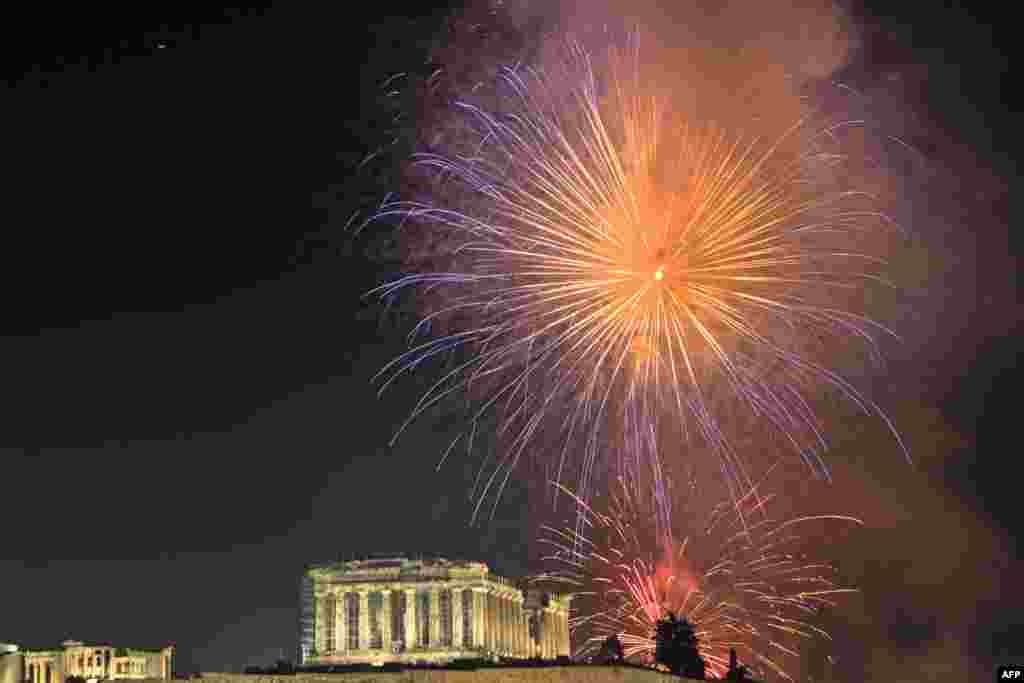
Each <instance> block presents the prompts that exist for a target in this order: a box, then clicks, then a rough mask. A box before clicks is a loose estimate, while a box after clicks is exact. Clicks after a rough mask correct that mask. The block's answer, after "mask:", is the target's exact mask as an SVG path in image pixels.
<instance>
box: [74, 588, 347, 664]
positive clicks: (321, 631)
mask: <svg viewBox="0 0 1024 683" xmlns="http://www.w3.org/2000/svg"><path fill="white" fill-rule="evenodd" d="M326 607H327V597H326V596H323V595H322V596H320V597H319V598H317V599H316V617H315V619H314V622H313V624H314V631H313V632H314V633H315V634H316V637H315V638H314V642H315V643H316V651H317V655H318V656H320V657H323V656H324V653H325V652H327V643H326V635H327V634H326V629H325V628H324V622H325V621H326V620H325V619H324V613H325V612H326ZM90 656H91V652H90Z"/></svg>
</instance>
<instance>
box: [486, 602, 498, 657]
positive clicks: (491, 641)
mask: <svg viewBox="0 0 1024 683" xmlns="http://www.w3.org/2000/svg"><path fill="white" fill-rule="evenodd" d="M484 596H485V599H484V611H485V613H486V619H485V620H484V624H486V625H485V626H484V640H485V641H487V649H488V650H490V651H491V652H494V650H496V649H497V648H496V647H495V641H496V640H497V638H495V637H494V636H495V633H494V593H493V592H492V591H487V592H486V593H484Z"/></svg>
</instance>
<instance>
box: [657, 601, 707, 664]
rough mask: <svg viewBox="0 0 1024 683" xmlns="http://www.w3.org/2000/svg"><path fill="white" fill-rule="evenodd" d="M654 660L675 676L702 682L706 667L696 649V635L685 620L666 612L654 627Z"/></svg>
mask: <svg viewBox="0 0 1024 683" xmlns="http://www.w3.org/2000/svg"><path fill="white" fill-rule="evenodd" d="M654 659H655V661H657V662H658V663H659V664H664V665H665V666H666V667H668V669H669V671H671V672H672V673H674V674H676V675H677V676H685V677H687V678H693V679H696V680H698V681H703V680H704V673H705V669H706V665H705V664H704V659H703V658H702V657H701V656H700V652H699V650H698V649H697V635H696V634H695V633H694V631H693V626H691V625H690V622H688V621H687V620H686V619H678V618H676V615H675V614H673V613H672V612H668V613H667V614H666V615H665V617H664V618H663V619H661V620H660V621H659V622H658V623H657V626H656V627H655V649H654Z"/></svg>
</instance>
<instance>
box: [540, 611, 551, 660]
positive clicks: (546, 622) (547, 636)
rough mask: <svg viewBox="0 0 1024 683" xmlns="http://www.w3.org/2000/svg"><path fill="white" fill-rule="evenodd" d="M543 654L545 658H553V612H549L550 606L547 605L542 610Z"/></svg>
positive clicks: (541, 640)
mask: <svg viewBox="0 0 1024 683" xmlns="http://www.w3.org/2000/svg"><path fill="white" fill-rule="evenodd" d="M540 614H541V624H542V625H541V629H540V633H541V638H540V642H541V650H540V651H541V656H542V657H544V659H551V614H550V613H549V612H548V608H547V607H545V608H544V609H543V610H542V611H541V613H540Z"/></svg>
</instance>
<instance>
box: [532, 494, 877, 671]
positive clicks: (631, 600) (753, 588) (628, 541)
mask: <svg viewBox="0 0 1024 683" xmlns="http://www.w3.org/2000/svg"><path fill="white" fill-rule="evenodd" d="M565 493H567V494H568V495H570V496H571V497H572V498H573V499H574V500H575V502H576V504H577V506H578V510H579V513H580V519H582V520H583V524H582V525H579V524H577V525H576V527H575V528H574V527H565V528H555V527H546V528H545V532H546V536H545V538H544V541H545V542H546V543H547V544H548V545H550V546H551V547H552V548H553V553H552V554H551V555H549V556H548V557H546V558H545V561H546V562H551V563H553V565H554V566H555V569H554V570H553V571H550V572H547V573H544V574H541V575H539V576H537V577H536V578H535V579H534V581H536V582H540V583H554V584H557V585H560V586H562V588H561V590H568V591H570V592H571V593H573V603H572V604H573V616H572V618H571V619H570V629H571V631H572V634H573V640H574V644H575V648H576V649H575V652H576V654H577V656H587V655H589V654H593V653H595V652H596V651H597V650H598V649H599V648H600V646H601V644H602V643H603V642H604V641H605V640H606V639H607V638H608V637H609V636H616V637H618V638H619V640H620V642H622V644H623V650H624V654H625V656H626V658H627V659H632V660H634V661H637V662H641V663H645V664H648V665H651V664H653V663H654V653H655V644H656V643H655V637H654V634H655V625H656V623H657V622H658V621H659V620H660V619H662V618H664V617H665V615H666V614H667V613H668V612H672V613H673V614H675V615H677V616H679V617H682V618H685V619H686V620H687V621H689V622H690V624H691V625H693V627H694V631H695V634H696V636H697V638H698V641H699V645H698V649H699V651H700V654H701V656H702V657H703V659H704V661H705V663H706V665H707V667H708V672H709V673H711V674H713V675H715V676H718V677H721V676H723V675H724V673H725V672H726V670H727V669H728V665H729V651H730V649H735V650H736V651H737V653H738V654H739V656H740V659H741V660H742V661H743V663H744V664H746V665H747V666H748V667H749V668H750V669H751V670H752V671H753V672H754V673H756V674H757V675H758V676H759V677H762V678H763V677H765V676H777V677H780V678H782V679H786V680H792V676H791V673H790V671H791V670H792V669H793V667H795V666H797V665H798V664H799V660H800V657H801V651H802V650H803V649H804V648H805V647H806V646H807V644H808V642H810V641H817V642H821V641H829V640H831V637H830V636H829V634H828V633H827V631H825V630H824V629H823V628H821V627H819V626H816V625H815V624H814V623H813V622H814V620H815V617H816V616H818V615H819V614H820V613H821V611H822V610H823V609H824V608H826V607H831V606H834V605H835V600H836V598H838V597H839V596H841V595H842V594H844V593H851V592H856V591H855V589H852V588H844V587H841V586H839V585H838V584H837V580H836V577H835V569H834V568H833V567H832V566H831V565H829V564H827V563H822V562H814V561H811V560H808V559H807V558H806V557H804V556H803V555H801V554H800V553H799V552H796V550H795V548H796V547H797V546H798V545H800V544H801V543H803V542H805V540H806V539H804V538H803V537H802V536H801V535H800V534H799V533H798V532H799V529H800V527H801V526H806V525H808V524H812V523H816V522H823V521H825V522H831V523H843V524H855V525H860V524H862V522H861V521H860V520H858V519H857V518H855V517H851V516H847V515H816V516H809V517H797V518H792V519H789V520H787V521H785V522H782V523H779V522H777V521H773V520H771V519H770V518H769V517H768V515H767V513H766V509H767V506H768V505H769V503H770V500H771V498H770V497H769V496H760V495H758V494H757V492H756V489H752V490H751V491H750V492H749V493H748V494H747V495H745V496H743V497H741V498H740V499H739V501H737V502H733V501H731V500H725V501H722V502H720V503H718V504H716V505H714V506H712V507H711V510H710V513H707V514H705V515H703V516H702V519H701V520H700V521H701V525H700V526H699V527H697V530H696V531H695V532H694V533H692V534H690V535H687V536H684V537H682V538H683V540H682V541H681V542H677V541H676V540H675V538H673V536H672V535H671V534H665V533H664V532H663V530H660V529H658V528H657V525H655V524H654V520H653V517H652V514H653V512H654V510H653V508H652V506H651V505H650V504H643V503H642V502H640V501H641V500H642V499H640V498H638V497H637V495H636V491H635V489H634V487H631V486H626V485H621V486H620V487H619V489H618V492H617V493H616V494H615V495H614V496H613V497H612V503H611V505H610V510H609V514H601V513H598V512H596V511H595V510H594V509H593V508H592V507H591V506H589V505H588V504H587V503H585V502H584V501H582V500H581V499H580V498H579V497H577V496H575V495H574V494H572V493H570V492H568V491H565ZM691 493H693V492H692V491H691ZM581 526H582V528H583V531H582V532H581V531H579V530H578V529H579V528H580V527H581Z"/></svg>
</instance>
